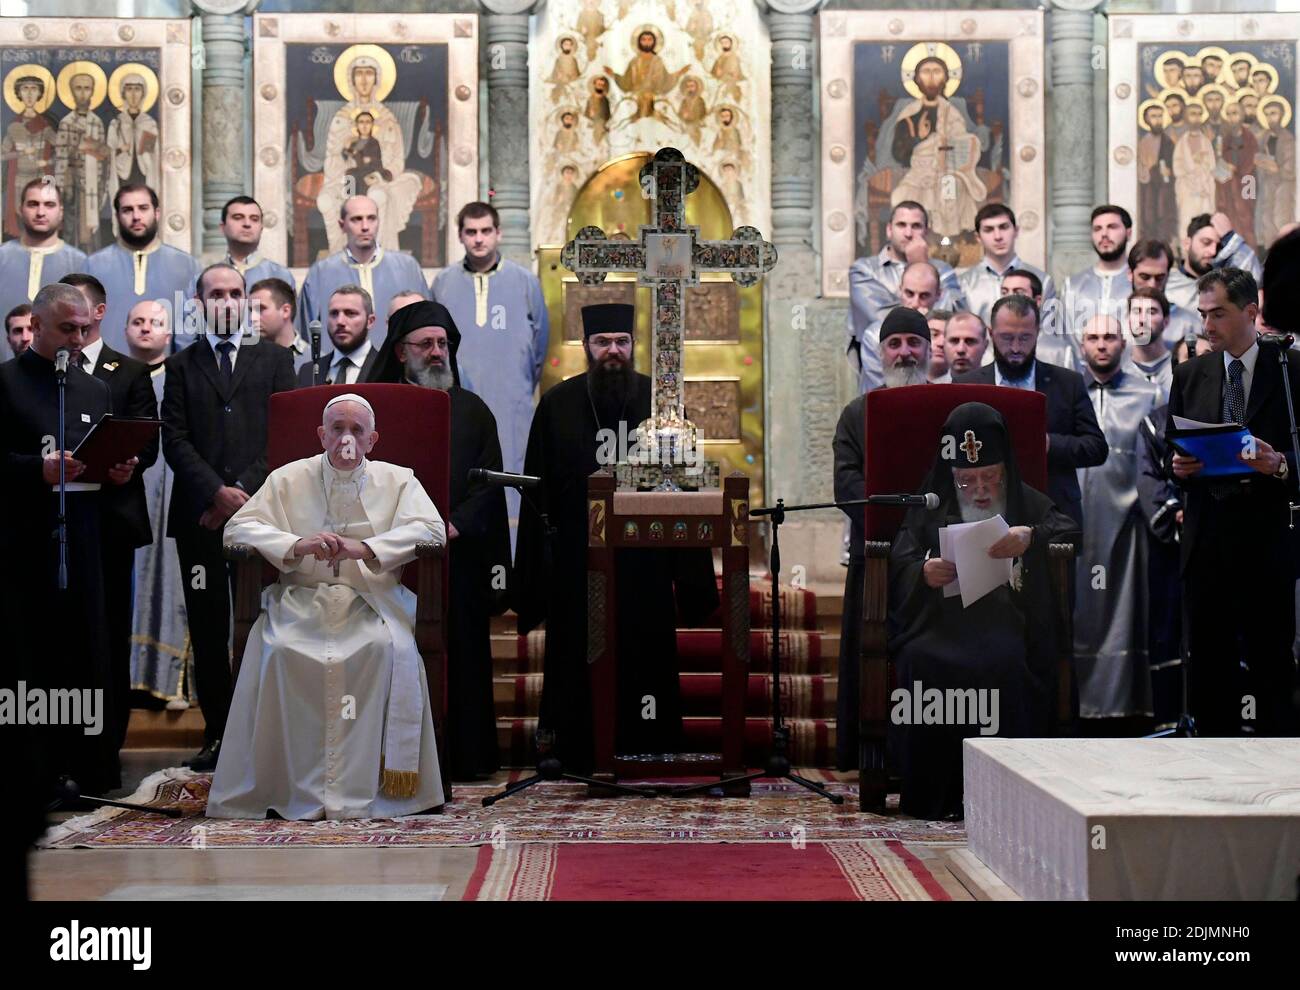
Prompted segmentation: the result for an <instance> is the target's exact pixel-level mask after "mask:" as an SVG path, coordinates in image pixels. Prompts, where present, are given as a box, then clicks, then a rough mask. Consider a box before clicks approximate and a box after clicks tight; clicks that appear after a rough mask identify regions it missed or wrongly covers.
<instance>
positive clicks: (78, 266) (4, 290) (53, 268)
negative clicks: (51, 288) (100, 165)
mask: <svg viewBox="0 0 1300 990" xmlns="http://www.w3.org/2000/svg"><path fill="white" fill-rule="evenodd" d="M18 216H19V219H20V221H21V222H22V225H23V230H24V234H23V236H22V237H21V238H18V239H15V240H9V241H5V242H4V243H3V244H0V316H3V315H4V314H5V313H7V312H9V311H10V310H11V309H13V308H14V307H15V306H18V305H20V304H22V303H28V304H29V305H30V304H31V301H32V300H33V299H34V298H36V293H37V292H39V291H40V289H41V287H42V286H45V285H49V284H50V283H51V282H57V281H58V280H59V279H61V278H63V276H64V275H67V274H68V273H69V272H81V271H85V270H86V255H85V253H84V252H82V251H80V250H78V249H77V248H75V247H73V246H72V245H71V244H65V243H64V242H63V241H62V240H60V239H59V228H60V227H61V226H62V224H63V204H62V203H61V202H60V200H59V190H58V187H57V186H55V185H54V184H53V183H48V182H40V181H37V182H29V183H28V184H27V188H26V189H24V190H23V191H22V194H21V202H20V203H19V204H18ZM13 356H14V355H13V351H12V350H11V349H10V347H9V342H8V341H7V340H4V339H0V361H8V360H9V359H10V358H11V357H13Z"/></svg>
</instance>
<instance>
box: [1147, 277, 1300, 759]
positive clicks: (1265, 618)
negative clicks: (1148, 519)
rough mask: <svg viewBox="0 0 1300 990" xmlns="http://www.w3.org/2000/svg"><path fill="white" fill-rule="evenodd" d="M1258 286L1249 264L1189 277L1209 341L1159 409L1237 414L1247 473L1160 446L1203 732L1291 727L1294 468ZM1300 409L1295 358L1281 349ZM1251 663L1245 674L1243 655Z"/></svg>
mask: <svg viewBox="0 0 1300 990" xmlns="http://www.w3.org/2000/svg"><path fill="white" fill-rule="evenodd" d="M1258 299H1259V291H1258V288H1257V286H1256V284H1255V279H1254V278H1253V277H1252V276H1251V275H1250V273H1249V272H1246V271H1243V270H1241V269H1239V268H1220V269H1215V270H1214V271H1211V272H1208V273H1207V274H1205V275H1203V276H1201V278H1200V280H1199V281H1198V282H1197V309H1198V310H1199V311H1200V314H1201V317H1202V319H1203V320H1204V321H1205V335H1206V337H1208V338H1209V341H1210V345H1211V346H1212V347H1213V350H1212V351H1211V352H1210V353H1209V354H1203V355H1201V356H1200V357H1196V358H1192V359H1191V360H1190V361H1186V362H1184V363H1182V364H1179V365H1178V367H1176V368H1175V369H1174V381H1173V390H1172V392H1171V394H1170V396H1169V414H1170V421H1171V423H1172V421H1173V417H1174V416H1184V417H1186V418H1188V419H1193V420H1197V421H1200V422H1203V423H1241V424H1242V425H1244V426H1245V427H1246V428H1247V429H1248V430H1249V431H1250V434H1251V437H1252V438H1253V443H1252V444H1250V445H1249V446H1247V447H1246V448H1245V449H1244V450H1243V451H1242V452H1241V453H1240V454H1239V455H1238V457H1239V458H1240V459H1241V461H1242V462H1243V463H1244V464H1245V465H1246V466H1247V467H1249V468H1250V469H1251V470H1250V473H1249V474H1245V475H1240V476H1237V475H1233V476H1228V477H1226V478H1225V477H1219V478H1199V477H1197V476H1198V475H1200V474H1201V472H1202V471H1203V470H1204V467H1205V465H1204V463H1203V462H1202V461H1200V460H1198V459H1197V458H1194V457H1188V456H1185V455H1183V454H1179V453H1173V452H1171V455H1170V466H1171V469H1172V471H1173V474H1174V477H1175V478H1177V479H1178V480H1179V482H1180V484H1181V485H1182V487H1183V491H1184V496H1183V506H1184V509H1183V533H1182V554H1181V560H1180V566H1181V569H1182V576H1183V598H1184V603H1185V610H1184V614H1185V616H1186V618H1187V623H1188V624H1187V639H1188V654H1189V655H1188V661H1189V662H1188V672H1187V676H1188V707H1189V709H1190V714H1191V715H1192V717H1193V718H1194V719H1195V720H1196V723H1197V730H1198V732H1199V733H1200V734H1201V735H1207V736H1224V735H1228V736H1234V735H1239V734H1241V731H1242V724H1243V723H1245V724H1246V725H1247V726H1250V727H1252V728H1253V730H1254V733H1255V734H1256V735H1290V734H1293V733H1294V732H1295V731H1296V726H1295V709H1294V707H1293V703H1292V692H1293V691H1294V689H1295V660H1294V658H1293V657H1292V654H1291V642H1292V640H1293V639H1294V637H1295V612H1294V600H1293V597H1292V596H1293V591H1294V579H1295V572H1294V565H1293V562H1292V560H1291V550H1290V541H1289V539H1288V535H1287V533H1288V525H1289V523H1290V509H1289V502H1290V500H1291V499H1292V498H1294V497H1295V495H1296V480H1295V479H1296V469H1297V466H1298V465H1296V464H1295V463H1294V459H1293V455H1292V452H1291V451H1292V448H1291V439H1290V418H1289V416H1288V415H1287V407H1286V394H1285V390H1284V388H1283V380H1282V369H1281V364H1280V358H1281V356H1282V355H1281V354H1280V353H1279V348H1278V346H1277V344H1275V343H1270V342H1267V341H1265V340H1262V339H1260V338H1258V337H1257V335H1256V332H1255V319H1256V317H1257V316H1258V315H1259V306H1258ZM1285 358H1286V361H1287V367H1288V371H1289V373H1290V378H1291V396H1292V402H1293V403H1294V404H1295V406H1296V407H1297V408H1300V358H1298V357H1297V355H1296V354H1295V353H1294V352H1291V351H1287V352H1286V353H1285ZM1243 661H1244V663H1245V665H1246V667H1247V668H1249V674H1248V679H1243V669H1242V663H1243Z"/></svg>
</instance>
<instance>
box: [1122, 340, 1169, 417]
mask: <svg viewBox="0 0 1300 990" xmlns="http://www.w3.org/2000/svg"><path fill="white" fill-rule="evenodd" d="M1124 374H1125V375H1127V376H1132V377H1138V378H1145V379H1146V380H1147V381H1149V382H1150V383H1151V384H1152V385H1154V386H1155V387H1156V388H1158V389H1159V390H1160V399H1159V402H1157V405H1164V404H1165V403H1166V402H1168V401H1169V390H1170V389H1171V388H1172V387H1173V383H1174V356H1173V354H1172V353H1171V352H1169V351H1165V353H1163V354H1161V355H1160V357H1158V358H1156V359H1155V360H1154V361H1138V360H1137V359H1136V358H1133V357H1131V356H1130V357H1128V358H1126V359H1125V362H1124Z"/></svg>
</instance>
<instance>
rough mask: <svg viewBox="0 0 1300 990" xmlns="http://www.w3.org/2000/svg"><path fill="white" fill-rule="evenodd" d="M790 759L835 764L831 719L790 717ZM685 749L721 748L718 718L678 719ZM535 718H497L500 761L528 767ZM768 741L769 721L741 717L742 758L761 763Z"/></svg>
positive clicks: (801, 763)
mask: <svg viewBox="0 0 1300 990" xmlns="http://www.w3.org/2000/svg"><path fill="white" fill-rule="evenodd" d="M786 725H787V726H788V727H789V729H790V754H789V755H790V760H791V762H792V763H794V764H795V766H814V767H829V766H834V765H835V722H834V721H833V720H829V719H810V718H792V719H788V720H787V721H786ZM682 727H683V734H684V736H685V739H684V746H685V751H687V752H701V753H709V752H714V753H716V752H719V751H720V750H721V748H722V719H720V718H685V719H683V720H682ZM536 731H537V719H535V718H499V719H497V743H498V745H499V746H500V749H501V762H502V764H503V765H504V766H510V767H531V766H532V765H533V764H534V763H535V762H536V761H535V758H534V753H533V734H534V733H535V732H536ZM771 741H772V723H771V722H770V721H769V720H768V719H765V718H758V717H751V718H747V719H745V761H746V763H748V764H749V765H750V766H762V765H763V762H764V761H765V760H766V759H767V756H768V750H769V747H770V745H771Z"/></svg>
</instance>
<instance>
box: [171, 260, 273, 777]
mask: <svg viewBox="0 0 1300 990" xmlns="http://www.w3.org/2000/svg"><path fill="white" fill-rule="evenodd" d="M195 291H196V294H197V295H196V298H197V301H198V303H199V305H200V306H201V307H202V310H203V313H202V320H203V326H204V327H205V332H204V333H203V334H201V335H200V336H199V337H198V338H197V339H196V340H195V341H194V343H193V344H191V345H190V346H189V347H186V348H184V349H183V350H181V351H179V352H177V353H176V354H173V355H172V356H171V357H170V358H168V359H167V372H166V374H167V382H166V385H165V386H164V388H163V401H162V419H163V456H164V457H165V458H166V459H167V463H168V464H169V465H170V466H171V468H172V470H173V471H174V472H175V476H176V478H175V482H174V485H173V487H172V497H171V504H170V508H169V512H168V519H167V535H168V536H171V537H173V538H174V539H175V540H176V552H177V555H178V556H179V557H180V563H181V578H182V580H183V581H184V589H185V610H186V613H187V615H188V617H189V624H190V641H191V642H192V643H193V644H194V686H195V689H196V691H197V693H198V696H199V706H200V707H201V708H202V709H203V720H204V723H205V725H204V746H203V749H202V750H200V751H199V753H198V755H197V756H195V757H194V758H193V759H191V760H190V761H188V763H187V765H188V766H190V767H191V768H192V769H194V770H200V771H207V770H212V769H213V768H214V767H215V766H216V763H217V756H218V755H219V753H220V746H221V734H222V732H223V731H224V730H225V725H226V714H227V712H228V711H229V709H230V697H231V689H232V685H231V680H230V648H229V638H230V596H231V590H230V581H231V580H232V579H233V576H234V575H233V570H232V569H230V568H229V567H228V566H227V564H226V561H225V559H224V557H223V556H222V539H221V534H222V529H223V528H224V527H225V524H226V520H227V519H229V518H230V517H231V516H232V515H234V514H235V511H236V510H237V509H238V508H239V507H240V506H241V505H243V504H244V503H245V502H246V501H248V498H249V496H250V495H252V494H253V493H254V492H256V491H257V489H258V488H259V487H261V485H262V482H263V481H265V480H266V474H267V469H266V435H267V409H268V405H269V403H270V400H271V394H272V393H273V392H284V391H287V390H289V389H291V388H293V385H294V382H293V356H292V354H291V353H290V352H289V351H288V350H286V349H285V348H283V347H281V346H279V345H278V344H271V343H267V342H264V341H259V339H258V337H257V336H256V335H255V334H250V335H248V336H242V335H241V331H242V327H243V316H244V303H245V299H244V277H243V276H242V275H240V274H239V272H237V271H236V270H235V269H234V268H232V267H231V266H230V265H225V264H218V265H212V266H211V267H209V268H207V269H206V270H205V271H204V272H203V273H202V274H201V275H200V276H199V279H198V282H197V284H196V289H195Z"/></svg>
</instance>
